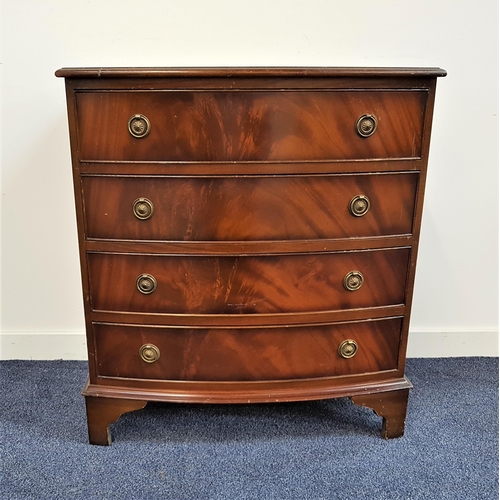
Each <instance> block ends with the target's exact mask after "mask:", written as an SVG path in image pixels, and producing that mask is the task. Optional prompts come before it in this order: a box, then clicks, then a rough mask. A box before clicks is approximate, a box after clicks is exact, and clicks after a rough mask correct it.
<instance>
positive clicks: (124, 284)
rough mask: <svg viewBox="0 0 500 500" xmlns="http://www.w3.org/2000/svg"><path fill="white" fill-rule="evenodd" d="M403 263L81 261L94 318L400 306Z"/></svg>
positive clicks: (391, 254) (322, 258)
mask: <svg viewBox="0 0 500 500" xmlns="http://www.w3.org/2000/svg"><path fill="white" fill-rule="evenodd" d="M409 255H410V250H409V249H408V248H399V249H389V250H371V251H359V252H340V253H325V254H304V255H302V254H301V255H294V254H293V255H266V256H220V257H219V256H216V257H212V256H210V257H207V256H184V255H168V256H158V255H124V254H104V253H89V254H88V256H87V258H88V268H89V277H90V285H91V290H92V296H91V304H92V308H93V309H94V310H101V311H128V312H146V313H193V314H242V313H244V314H253V313H256V314H259V313H281V312H306V311H328V310H338V309H348V308H359V307H375V306H386V305H393V304H402V303H404V293H405V284H406V274H407V268H408V259H409ZM352 273H354V274H352ZM356 273H360V274H361V276H360V275H359V274H356ZM345 280H347V281H348V283H347V284H346V283H345ZM358 285H361V286H360V287H359V288H358V289H356V287H357V286H358ZM346 286H350V287H351V288H353V290H348V289H346ZM139 289H141V290H142V291H140V290H139Z"/></svg>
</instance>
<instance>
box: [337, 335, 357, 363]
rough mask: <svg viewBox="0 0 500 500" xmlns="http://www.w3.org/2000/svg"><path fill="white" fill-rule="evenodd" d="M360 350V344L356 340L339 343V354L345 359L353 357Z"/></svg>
mask: <svg viewBox="0 0 500 500" xmlns="http://www.w3.org/2000/svg"><path fill="white" fill-rule="evenodd" d="M357 352H358V344H356V342H355V341H354V340H350V339H348V340H344V342H342V344H340V345H339V355H340V356H342V357H343V358H345V359H349V358H353V357H354V356H356V353H357Z"/></svg>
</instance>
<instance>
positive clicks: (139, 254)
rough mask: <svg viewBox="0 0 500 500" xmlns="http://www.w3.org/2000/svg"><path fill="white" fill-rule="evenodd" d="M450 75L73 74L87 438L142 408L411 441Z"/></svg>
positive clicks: (64, 73) (104, 437)
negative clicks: (362, 416) (370, 421)
mask: <svg viewBox="0 0 500 500" xmlns="http://www.w3.org/2000/svg"><path fill="white" fill-rule="evenodd" d="M445 74H446V73H445V71H443V70H441V69H439V68H418V69H417V68H392V69H386V68H203V69H195V68H193V69H181V68H78V69H74V68H64V69H60V70H58V71H57V72H56V75H57V76H61V77H64V78H65V79H66V92H67V104H68V116H69V130H70V139H71V156H72V164H73V176H74V191H75V198H76V213H77V221H78V234H79V245H80V260H81V272H82V283H83V297H84V304H85V321H86V331H87V345H88V355H89V379H88V382H87V384H86V386H85V388H84V391H83V395H84V396H85V398H86V405H87V419H88V428H89V438H90V442H91V443H93V444H103V445H106V444H110V442H111V438H110V433H109V424H110V423H111V422H113V421H115V420H116V419H117V418H119V416H120V415H121V414H122V413H124V412H128V411H132V410H136V409H140V408H143V407H144V406H145V404H146V403H147V402H148V401H165V402H196V403H252V402H271V401H272V402H276V401H298V400H313V399H322V398H336V397H350V398H351V399H352V401H353V402H354V403H356V404H359V405H363V406H367V407H370V408H372V409H374V410H375V412H376V413H377V414H378V415H380V416H381V417H383V428H382V434H383V436H384V437H386V438H392V437H398V436H401V435H402V434H403V431H404V424H405V417H406V408H407V400H408V392H409V388H410V387H411V384H410V383H409V381H408V380H407V378H406V377H405V374H404V367H405V355H406V345H407V337H408V326H409V320H410V309H411V302H412V292H413V282H414V276H415V264H416V259H417V248H418V239H419V233H420V222H421V216H422V207H423V201H424V187H425V177H426V169H427V158H428V152H429V143H430V134H431V121H432V111H433V103H434V93H435V86H436V78H437V77H439V76H444V75H445Z"/></svg>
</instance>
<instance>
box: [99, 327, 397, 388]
mask: <svg viewBox="0 0 500 500" xmlns="http://www.w3.org/2000/svg"><path fill="white" fill-rule="evenodd" d="M93 329H94V342H95V349H96V364H97V373H98V375H99V376H101V377H126V378H139V379H163V380H198V381H203V380H207V381H208V380H214V381H215V380H220V381H245V380H246V381H257V380H279V379H298V378H315V377H331V376H339V375H355V374H365V373H370V372H379V371H385V370H395V369H396V368H397V361H398V354H399V345H400V336H401V335H400V332H401V318H391V319H383V320H376V321H365V322H353V323H342V324H332V325H326V326H324V325H322V326H311V327H288V328H259V329H254V328H248V329H239V330H238V329H217V328H210V329H204V328H201V329H181V328H166V327H143V326H126V325H109V324H94V325H93ZM345 341H351V342H349V345H348V348H347V349H345V351H344V355H350V354H352V352H353V351H354V349H356V350H355V354H354V356H353V357H351V358H344V357H342V356H341V355H340V353H339V347H340V346H341V344H342V343H343V342H345ZM352 341H354V343H355V346H354V344H353V343H352ZM143 346H146V347H143ZM141 348H142V352H143V356H144V358H145V359H147V361H144V360H143V359H142V357H141V354H140V353H141ZM157 356H159V357H158V359H157V360H156V361H153V360H154V359H156V357H157Z"/></svg>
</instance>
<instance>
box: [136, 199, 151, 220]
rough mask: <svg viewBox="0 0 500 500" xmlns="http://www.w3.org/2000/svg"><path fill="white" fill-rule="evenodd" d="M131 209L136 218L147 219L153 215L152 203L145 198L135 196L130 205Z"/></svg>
mask: <svg viewBox="0 0 500 500" xmlns="http://www.w3.org/2000/svg"><path fill="white" fill-rule="evenodd" d="M132 211H133V212H134V215H135V216H136V217H137V218H138V219H140V220H147V219H149V218H150V217H151V216H152V215H153V212H154V207H153V203H152V202H151V200H148V199H147V198H137V200H135V201H134V203H133V205H132Z"/></svg>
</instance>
